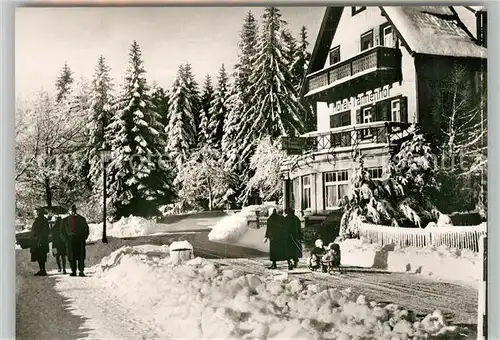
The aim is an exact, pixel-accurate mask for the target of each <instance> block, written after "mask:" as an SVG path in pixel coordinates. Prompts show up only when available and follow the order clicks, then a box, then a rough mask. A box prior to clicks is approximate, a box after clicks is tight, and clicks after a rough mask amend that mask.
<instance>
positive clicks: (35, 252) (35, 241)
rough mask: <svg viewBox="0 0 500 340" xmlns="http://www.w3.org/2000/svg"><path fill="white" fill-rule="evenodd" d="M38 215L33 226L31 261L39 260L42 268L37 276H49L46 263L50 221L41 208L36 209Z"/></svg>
mask: <svg viewBox="0 0 500 340" xmlns="http://www.w3.org/2000/svg"><path fill="white" fill-rule="evenodd" d="M36 215H37V216H36V218H35V221H34V222H33V226H32V227H31V247H30V253H31V262H38V266H39V268H40V270H39V271H38V272H37V273H36V274H35V276H47V271H46V270H45V263H46V262H47V253H48V252H49V233H50V228H49V221H48V220H47V219H46V218H45V216H43V212H42V210H41V209H37V210H36Z"/></svg>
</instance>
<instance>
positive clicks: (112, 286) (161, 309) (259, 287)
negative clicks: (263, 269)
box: [58, 246, 458, 339]
mask: <svg viewBox="0 0 500 340" xmlns="http://www.w3.org/2000/svg"><path fill="white" fill-rule="evenodd" d="M168 250H169V249H168V247H166V246H162V247H159V246H142V247H123V248H120V249H119V250H116V251H115V252H113V253H112V254H111V255H110V256H107V257H106V258H104V259H103V260H102V261H101V263H100V264H98V265H97V266H95V267H94V268H92V270H95V274H94V276H93V277H92V278H91V280H93V281H99V282H100V290H103V293H105V294H110V295H111V297H110V296H108V298H112V299H113V301H121V303H122V304H123V305H124V306H127V308H129V309H130V308H132V310H131V312H132V313H133V315H134V316H135V318H137V320H136V322H138V323H141V324H142V325H148V328H149V329H150V331H151V333H150V334H151V335H152V334H154V335H155V336H156V337H159V338H185V339H198V338H205V339H206V338H225V339H227V338H232V339H233V338H237V339H279V338H282V339H283V338H295V339H299V338H302V339H353V338H369V339H390V338H393V337H397V338H399V339H402V338H407V337H408V336H413V339H424V338H425V336H426V335H427V336H428V335H436V334H445V333H446V334H457V332H458V329H457V328H456V327H452V326H446V325H445V321H444V317H443V315H442V313H440V312H439V311H436V312H435V313H433V315H429V316H427V317H425V318H423V319H420V320H417V318H416V317H415V316H414V315H412V313H410V312H408V311H407V310H404V309H402V308H400V307H398V306H396V305H387V306H384V305H382V304H378V303H377V302H372V301H366V298H365V297H364V296H352V294H351V293H350V291H349V289H348V290H342V291H341V290H337V289H335V288H327V287H326V286H319V285H308V286H307V287H306V286H304V285H303V284H302V283H301V282H299V281H298V280H288V279H279V278H278V279H277V278H276V277H275V276H272V275H271V274H268V275H265V276H256V275H252V274H245V273H242V272H238V271H235V270H231V269H226V270H221V269H220V268H217V267H216V265H215V264H214V263H213V262H212V261H209V260H204V259H201V258H196V259H193V260H190V261H188V262H186V263H184V264H181V265H173V264H172V263H171V262H170V258H169V256H168ZM66 281H67V278H66V277H64V279H62V280H61V281H60V283H59V284H58V286H59V287H60V288H63V287H64V288H67V287H66V285H67V283H66ZM144 287H147V289H144ZM72 288H74V287H72ZM84 303H85V302H84V301H79V302H76V304H77V305H81V304H84ZM93 322H94V324H93V327H94V328H95V326H96V325H95V322H96V321H95V320H89V321H88V326H91V324H92V323H93Z"/></svg>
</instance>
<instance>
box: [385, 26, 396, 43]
mask: <svg viewBox="0 0 500 340" xmlns="http://www.w3.org/2000/svg"><path fill="white" fill-rule="evenodd" d="M387 29H390V30H391V32H390V33H386V30H387ZM389 38H390V40H389ZM382 39H383V42H384V46H387V47H395V46H396V39H395V36H394V29H393V28H392V26H391V25H387V26H385V27H383V28H382ZM389 41H390V43H389Z"/></svg>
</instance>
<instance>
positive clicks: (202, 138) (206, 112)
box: [198, 74, 214, 146]
mask: <svg viewBox="0 0 500 340" xmlns="http://www.w3.org/2000/svg"><path fill="white" fill-rule="evenodd" d="M213 99H214V88H213V86H212V78H211V77H210V75H208V74H207V76H206V77H205V82H204V83H203V90H202V96H201V102H200V106H201V109H200V115H199V116H200V126H199V129H198V144H199V145H200V146H203V145H204V144H206V143H207V142H208V140H209V138H210V136H209V131H208V125H209V123H210V106H211V105H212V100H213Z"/></svg>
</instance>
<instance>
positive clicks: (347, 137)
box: [284, 121, 410, 154]
mask: <svg viewBox="0 0 500 340" xmlns="http://www.w3.org/2000/svg"><path fill="white" fill-rule="evenodd" d="M409 126H410V124H409V123H401V122H386V121H379V122H372V123H364V124H357V125H349V126H343V127H338V128H334V129H330V130H328V131H325V132H310V133H308V134H306V135H303V136H302V137H300V140H301V142H300V143H299V142H298V141H297V142H296V144H297V145H299V144H300V145H301V149H302V150H301V153H310V152H318V151H322V150H330V151H331V150H332V149H335V150H338V148H353V147H357V146H360V145H364V144H365V145H366V144H387V145H390V144H391V143H393V142H395V141H396V140H399V139H401V138H404V137H405V136H406V135H407V134H408V133H407V128H408V127H409ZM284 149H285V150H287V149H288V148H287V147H285V148H284ZM294 151H298V149H295V150H294ZM339 151H340V150H339ZM289 154H290V153H289ZM294 154H298V152H294Z"/></svg>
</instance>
